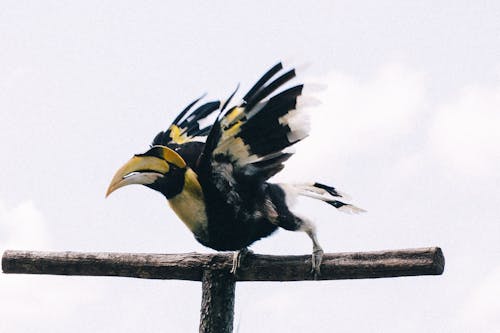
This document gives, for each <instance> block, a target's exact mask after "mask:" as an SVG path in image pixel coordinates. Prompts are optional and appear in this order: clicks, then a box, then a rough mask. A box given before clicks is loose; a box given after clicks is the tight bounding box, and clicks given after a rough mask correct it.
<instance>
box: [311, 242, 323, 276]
mask: <svg viewBox="0 0 500 333" xmlns="http://www.w3.org/2000/svg"><path fill="white" fill-rule="evenodd" d="M322 260H323V250H322V249H321V248H315V249H313V253H312V257H311V262H312V267H311V274H312V275H313V277H314V280H317V279H318V278H319V276H320V275H321V272H320V267H321V261H322Z"/></svg>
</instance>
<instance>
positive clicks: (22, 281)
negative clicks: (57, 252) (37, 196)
mask: <svg viewBox="0 0 500 333" xmlns="http://www.w3.org/2000/svg"><path fill="white" fill-rule="evenodd" d="M50 243H51V242H50V236H49V232H48V229H47V225H46V224H45V221H44V218H43V214H42V213H41V212H40V211H39V210H38V209H37V208H36V206H35V204H34V203H33V202H32V201H25V202H22V203H20V204H18V205H16V206H15V207H13V208H9V207H8V206H7V205H5V204H4V203H3V202H0V252H1V253H3V251H4V250H6V249H22V250H44V249H47V248H48V247H49V246H50ZM74 282H75V281H74V280H73V281H69V280H68V278H67V277H52V276H40V275H33V276H30V275H19V274H13V275H9V274H0V294H1V295H2V296H1V297H0V313H2V320H0V331H2V332H29V331H32V332H35V331H38V330H39V329H41V328H42V327H45V326H46V327H47V328H48V327H50V326H51V323H54V322H60V321H64V320H66V319H67V318H69V317H71V316H75V315H76V314H77V313H78V312H77V309H78V306H80V305H82V304H85V303H87V302H90V301H92V300H94V299H95V298H96V297H97V296H96V293H95V292H94V290H95V287H93V286H92V283H94V282H91V285H90V286H89V284H88V283H81V286H80V288H75V285H74Z"/></svg>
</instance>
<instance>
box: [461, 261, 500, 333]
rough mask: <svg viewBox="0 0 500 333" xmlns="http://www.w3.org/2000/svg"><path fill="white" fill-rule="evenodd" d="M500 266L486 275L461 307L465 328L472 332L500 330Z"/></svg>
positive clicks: (462, 322)
mask: <svg viewBox="0 0 500 333" xmlns="http://www.w3.org/2000/svg"><path fill="white" fill-rule="evenodd" d="M499 281H500V267H496V269H494V270H493V271H492V272H490V273H489V274H488V275H487V276H486V277H484V278H483V279H482V280H481V281H480V282H479V285H477V286H476V287H475V288H473V290H472V292H471V294H470V296H469V298H468V299H467V301H466V303H465V304H464V306H463V307H462V309H461V313H460V317H461V318H462V320H461V324H462V325H464V327H463V328H465V329H466V330H468V331H470V332H500V316H499V314H500V284H499Z"/></svg>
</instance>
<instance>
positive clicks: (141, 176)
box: [106, 155, 170, 197]
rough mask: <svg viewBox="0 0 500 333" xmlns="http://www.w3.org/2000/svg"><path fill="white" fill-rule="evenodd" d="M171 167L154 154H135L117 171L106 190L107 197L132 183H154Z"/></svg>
mask: <svg viewBox="0 0 500 333" xmlns="http://www.w3.org/2000/svg"><path fill="white" fill-rule="evenodd" d="M169 169H170V167H169V165H168V163H167V162H166V161H165V160H163V159H160V158H157V157H153V156H144V155H142V156H134V157H132V158H131V159H130V160H129V161H128V162H127V163H125V165H123V166H122V167H121V168H120V169H118V171H117V172H116V173H115V175H114V177H113V179H112V180H111V184H109V187H108V190H107V191H106V197H107V196H109V195H110V194H111V193H112V192H114V191H116V190H117V189H119V188H120V187H123V186H126V185H131V184H142V185H147V184H152V183H154V182H155V181H156V180H157V179H158V178H161V177H163V176H164V175H165V174H166V173H167V172H168V171H169Z"/></svg>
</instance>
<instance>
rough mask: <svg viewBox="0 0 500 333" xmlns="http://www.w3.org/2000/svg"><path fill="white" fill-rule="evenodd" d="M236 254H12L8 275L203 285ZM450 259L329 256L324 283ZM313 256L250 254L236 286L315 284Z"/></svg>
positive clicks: (430, 252) (421, 270) (437, 267)
mask: <svg viewBox="0 0 500 333" xmlns="http://www.w3.org/2000/svg"><path fill="white" fill-rule="evenodd" d="M231 265H232V253H227V252H226V253H216V254H200V253H187V254H130V253H106V252H99V253H82V252H39V251H13V250H7V251H5V253H4V254H3V257H2V270H3V272H4V273H22V274H55V275H87V276H122V277H134V278H143V279H166V280H168V279H178V280H191V281H202V280H203V273H204V271H205V270H212V271H226V272H228V271H229V270H230V269H231ZM443 269H444V257H443V253H442V251H441V249H440V248H438V247H431V248H419V249H405V250H392V251H376V252H359V253H358V252H356V253H325V255H324V257H323V263H322V265H321V276H319V280H339V279H365V278H382V277H397V276H416V275H440V274H442V272H443ZM310 270H311V256H310V255H294V256H274V255H262V254H249V255H248V256H247V257H245V261H244V262H243V264H242V267H241V269H239V271H238V276H237V278H236V281H302V280H312V279H313V277H312V275H311V273H310Z"/></svg>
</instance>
